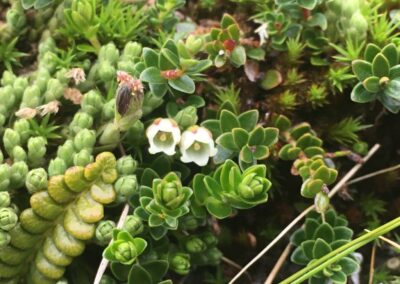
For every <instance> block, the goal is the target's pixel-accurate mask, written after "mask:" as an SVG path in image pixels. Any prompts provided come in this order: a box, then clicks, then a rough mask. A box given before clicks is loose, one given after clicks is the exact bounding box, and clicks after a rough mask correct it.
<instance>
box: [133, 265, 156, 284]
mask: <svg viewBox="0 0 400 284" xmlns="http://www.w3.org/2000/svg"><path fill="white" fill-rule="evenodd" d="M136 283H140V284H153V280H152V278H151V275H150V274H149V273H148V272H147V271H146V270H145V269H144V268H143V267H142V266H140V265H139V264H135V265H132V268H131V271H130V272H129V276H128V284H136Z"/></svg>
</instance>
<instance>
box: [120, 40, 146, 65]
mask: <svg viewBox="0 0 400 284" xmlns="http://www.w3.org/2000/svg"><path fill="white" fill-rule="evenodd" d="M141 52H142V45H141V44H140V43H137V42H132V41H130V42H127V43H126V44H125V47H124V51H123V53H122V56H121V61H125V60H132V59H134V58H136V57H139V56H140V54H141Z"/></svg>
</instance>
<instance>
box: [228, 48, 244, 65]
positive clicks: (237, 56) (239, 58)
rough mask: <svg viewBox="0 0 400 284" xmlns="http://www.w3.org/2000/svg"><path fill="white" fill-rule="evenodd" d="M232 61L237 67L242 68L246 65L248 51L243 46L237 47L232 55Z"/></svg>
mask: <svg viewBox="0 0 400 284" xmlns="http://www.w3.org/2000/svg"><path fill="white" fill-rule="evenodd" d="M230 60H231V62H232V64H233V65H234V66H235V67H240V66H242V65H244V64H245V63H246V50H245V49H244V47H243V46H241V45H237V46H236V47H235V48H234V49H233V50H232V53H231V56H230Z"/></svg>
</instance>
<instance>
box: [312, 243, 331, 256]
mask: <svg viewBox="0 0 400 284" xmlns="http://www.w3.org/2000/svg"><path fill="white" fill-rule="evenodd" d="M331 251H332V249H331V247H330V246H329V244H328V243H327V242H326V241H324V240H323V239H317V240H316V241H315V244H314V248H313V256H314V258H315V259H317V258H321V257H323V256H325V255H326V254H328V253H330V252H331Z"/></svg>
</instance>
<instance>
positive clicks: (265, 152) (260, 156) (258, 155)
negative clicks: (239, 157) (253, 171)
mask: <svg viewBox="0 0 400 284" xmlns="http://www.w3.org/2000/svg"><path fill="white" fill-rule="evenodd" d="M253 156H254V158H255V159H256V160H264V159H266V158H268V156H269V149H268V147H267V146H264V145H258V146H255V149H254V150H253Z"/></svg>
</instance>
